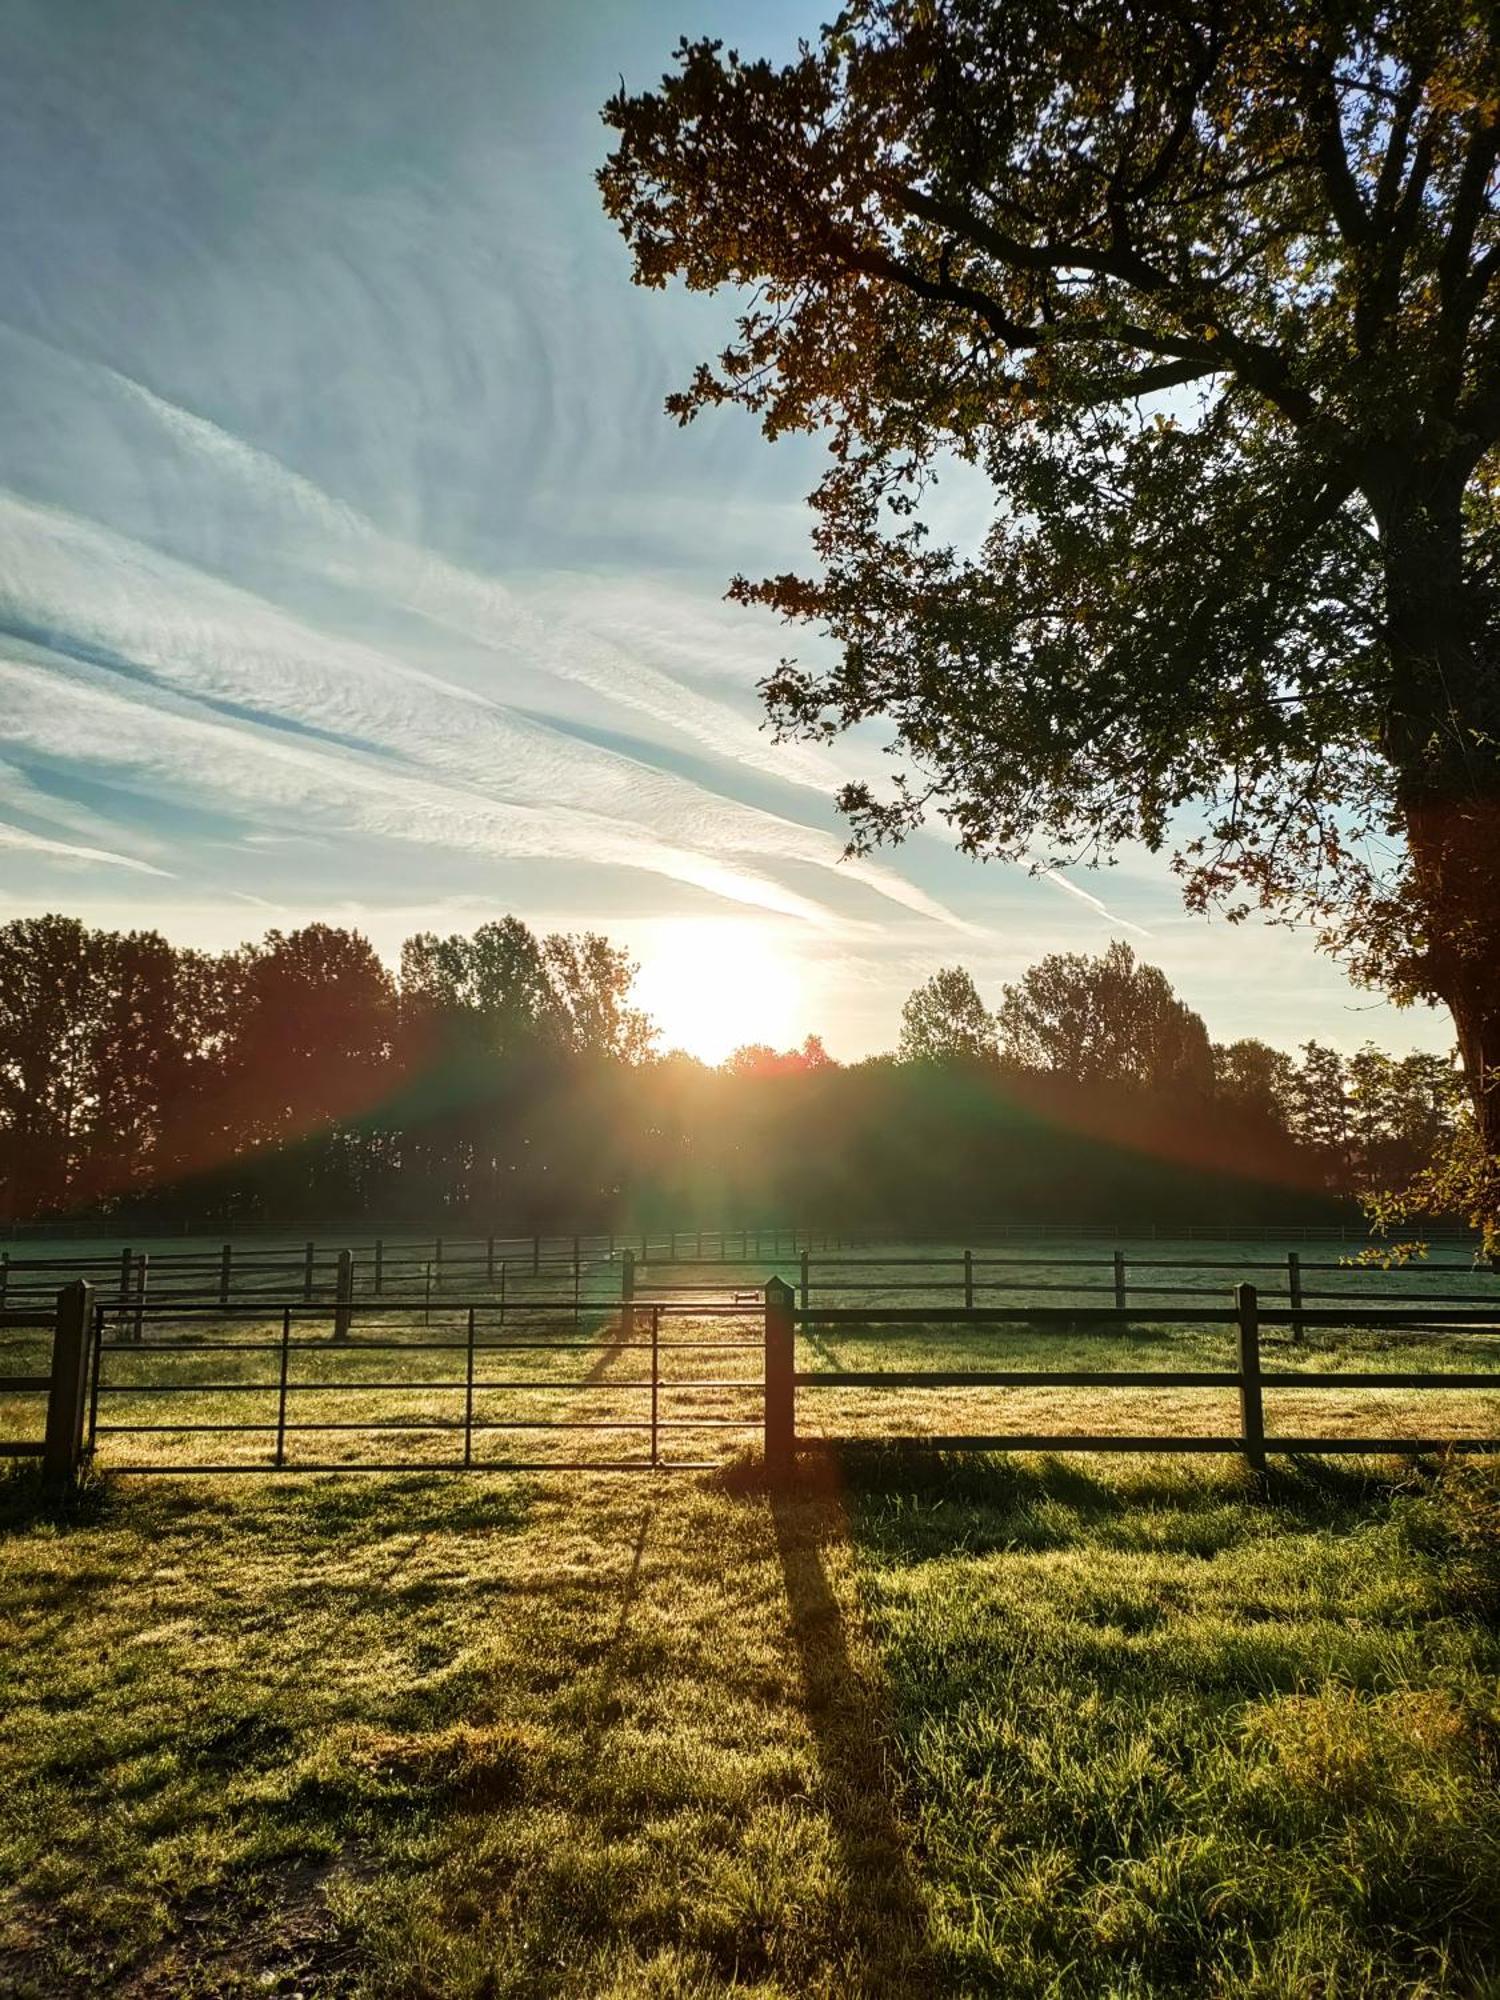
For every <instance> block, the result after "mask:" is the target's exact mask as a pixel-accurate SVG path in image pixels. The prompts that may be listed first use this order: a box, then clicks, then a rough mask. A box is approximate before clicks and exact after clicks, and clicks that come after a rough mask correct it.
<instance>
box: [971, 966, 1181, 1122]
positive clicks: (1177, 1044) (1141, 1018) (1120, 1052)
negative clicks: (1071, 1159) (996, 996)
mask: <svg viewBox="0 0 1500 2000" xmlns="http://www.w3.org/2000/svg"><path fill="white" fill-rule="evenodd" d="M997 1018H998V1021H999V1024H1000V1034H1001V1040H1002V1043H1003V1047H1004V1052H1005V1057H1006V1060H1007V1061H1008V1062H1010V1063H1011V1064H1013V1065H1015V1066H1016V1067H1017V1068H1020V1069H1031V1070H1039V1071H1042V1072H1044V1073H1047V1074H1050V1075H1054V1076H1058V1077H1062V1078H1064V1079H1066V1080H1067V1081H1068V1082H1070V1083H1076V1084H1085V1085H1099V1084H1106V1085H1109V1084H1131V1085H1135V1086H1137V1087H1139V1088H1141V1089H1144V1090H1155V1091H1178V1092H1182V1093H1186V1094H1188V1095H1189V1096H1192V1095H1202V1096H1205V1097H1206V1096H1207V1095H1208V1094H1209V1093H1210V1092H1211V1091H1212V1089H1213V1080H1214V1068H1213V1054H1212V1051H1211V1048H1210V1045H1209V1039H1208V1030H1207V1029H1206V1028H1205V1027H1204V1025H1203V1022H1202V1020H1201V1018H1200V1017H1199V1016H1198V1015H1197V1014H1195V1013H1194V1012H1193V1011H1192V1009H1191V1008H1190V1007H1186V1006H1184V1005H1183V1003H1182V1001H1180V1000H1179V999H1178V998H1177V996H1176V994H1175V993H1174V992H1173V991H1172V988H1171V985H1170V983H1169V982H1168V980H1167V977H1166V974H1165V973H1163V972H1160V971H1159V970H1158V969H1157V968H1156V967H1155V966H1154V965H1139V964H1137V962H1136V957H1135V953H1134V952H1133V951H1132V950H1131V949H1130V946H1129V945H1128V944H1122V943H1121V942H1120V941H1119V940H1118V939H1117V940H1116V941H1115V942H1114V943H1113V944H1112V945H1110V947H1109V949H1108V950H1107V951H1105V952H1103V953H1101V954H1100V956H1099V957H1097V958H1088V957H1085V956H1084V955H1083V954H1082V953H1078V952H1053V953H1051V954H1050V955H1049V956H1048V957H1046V958H1044V959H1042V960H1041V961H1040V962H1039V963H1038V964H1036V965H1034V966H1032V968H1031V970H1030V971H1029V972H1027V973H1026V974H1024V975H1023V977H1022V978H1021V979H1020V980H1018V981H1017V983H1016V984H1015V985H1014V986H1007V987H1005V988H1004V990H1003V993H1002V996H1001V1000H1000V1006H999V1010H998V1015H997Z"/></svg>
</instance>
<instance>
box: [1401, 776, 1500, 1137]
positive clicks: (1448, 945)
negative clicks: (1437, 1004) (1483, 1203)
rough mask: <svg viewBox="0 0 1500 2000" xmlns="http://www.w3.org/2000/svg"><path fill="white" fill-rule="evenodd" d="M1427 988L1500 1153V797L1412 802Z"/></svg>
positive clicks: (1486, 1132)
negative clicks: (1449, 1027) (1449, 1028)
mask: <svg viewBox="0 0 1500 2000" xmlns="http://www.w3.org/2000/svg"><path fill="white" fill-rule="evenodd" d="M1405 818H1406V838H1407V846H1408V849H1409V851H1410V854H1411V872H1412V887H1413V890H1414V891H1415V897H1414V900H1415V903H1416V905H1417V922H1418V924H1419V925H1420V927H1421V929H1422V932H1423V943H1422V984H1423V985H1424V986H1425V987H1426V989H1427V991H1428V992H1429V993H1430V994H1431V995H1432V996H1433V997H1434V998H1435V999H1438V1000H1441V1001H1442V1003H1443V1004H1444V1005H1445V1006H1446V1007H1447V1009H1448V1011H1449V1012H1450V1013H1451V1014H1452V1016H1453V1025H1454V1027H1455V1028H1456V1029H1457V1031H1458V1048H1459V1054H1460V1056H1461V1057H1462V1059H1463V1066H1464V1076H1465V1079H1466V1081H1467V1083H1468V1087H1469V1093H1470V1096H1471V1098H1472V1100H1473V1105H1474V1117H1475V1121H1476V1123H1477V1126H1478V1129H1479V1135H1480V1138H1481V1139H1482V1141H1483V1143H1484V1149H1485V1151H1486V1153H1488V1154H1489V1155H1490V1156H1491V1157H1492V1158H1493V1157H1495V1156H1500V798H1497V796H1496V794H1495V793H1491V795H1490V796H1489V797H1488V798H1475V797H1472V796H1471V797H1470V798H1468V799H1462V798H1449V799H1447V800H1439V799H1433V798H1430V797H1427V798H1423V799H1421V800H1417V801H1412V802H1409V803H1408V805H1407V808H1406V814H1405Z"/></svg>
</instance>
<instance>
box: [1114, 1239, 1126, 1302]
mask: <svg viewBox="0 0 1500 2000" xmlns="http://www.w3.org/2000/svg"><path fill="white" fill-rule="evenodd" d="M1115 1309H1116V1311H1117V1312H1124V1310H1125V1252H1124V1251H1123V1250H1117V1251H1116V1252H1115Z"/></svg>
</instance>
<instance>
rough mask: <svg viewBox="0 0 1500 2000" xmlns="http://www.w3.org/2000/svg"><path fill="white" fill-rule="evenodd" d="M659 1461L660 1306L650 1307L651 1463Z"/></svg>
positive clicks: (655, 1463) (654, 1463) (656, 1463)
mask: <svg viewBox="0 0 1500 2000" xmlns="http://www.w3.org/2000/svg"><path fill="white" fill-rule="evenodd" d="M660 1462H661V1307H660V1306H653V1307H652V1308H651V1463H652V1464H653V1465H658V1464H659V1463H660Z"/></svg>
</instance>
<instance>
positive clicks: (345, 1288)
mask: <svg viewBox="0 0 1500 2000" xmlns="http://www.w3.org/2000/svg"><path fill="white" fill-rule="evenodd" d="M353 1317H354V1259H353V1257H352V1256H351V1255H350V1253H349V1252H348V1251H347V1250H340V1252H339V1274H338V1282H337V1285H336V1287H335V1291H334V1304H333V1337H334V1339H335V1340H347V1339H348V1338H349V1325H350V1322H351V1321H352V1319H353Z"/></svg>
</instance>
